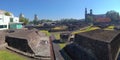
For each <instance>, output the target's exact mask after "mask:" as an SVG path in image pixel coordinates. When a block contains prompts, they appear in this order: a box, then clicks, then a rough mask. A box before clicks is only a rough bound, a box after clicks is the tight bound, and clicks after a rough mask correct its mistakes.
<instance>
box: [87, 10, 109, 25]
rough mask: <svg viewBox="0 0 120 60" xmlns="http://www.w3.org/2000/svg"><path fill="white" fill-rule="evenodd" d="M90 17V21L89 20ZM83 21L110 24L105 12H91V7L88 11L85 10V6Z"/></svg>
mask: <svg viewBox="0 0 120 60" xmlns="http://www.w3.org/2000/svg"><path fill="white" fill-rule="evenodd" d="M89 19H91V21H90V20H89ZM85 21H86V22H88V23H89V22H92V23H93V24H95V25H96V24H97V25H105V24H110V22H111V19H110V18H108V17H106V14H93V11H92V9H90V13H88V12H87V8H85Z"/></svg>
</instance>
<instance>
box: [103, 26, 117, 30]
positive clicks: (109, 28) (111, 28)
mask: <svg viewBox="0 0 120 60" xmlns="http://www.w3.org/2000/svg"><path fill="white" fill-rule="evenodd" d="M114 27H115V26H108V27H107V28H105V29H104V30H114Z"/></svg>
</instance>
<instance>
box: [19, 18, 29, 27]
mask: <svg viewBox="0 0 120 60" xmlns="http://www.w3.org/2000/svg"><path fill="white" fill-rule="evenodd" d="M19 19H20V22H23V24H24V25H26V24H28V23H29V20H28V19H27V18H24V17H20V18H19Z"/></svg>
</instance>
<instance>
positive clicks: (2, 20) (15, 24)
mask: <svg viewBox="0 0 120 60" xmlns="http://www.w3.org/2000/svg"><path fill="white" fill-rule="evenodd" d="M5 13H6V11H4V10H0V30H5V29H20V28H22V23H21V22H19V18H18V17H14V15H13V14H12V13H10V12H9V14H10V16H7V15H5Z"/></svg>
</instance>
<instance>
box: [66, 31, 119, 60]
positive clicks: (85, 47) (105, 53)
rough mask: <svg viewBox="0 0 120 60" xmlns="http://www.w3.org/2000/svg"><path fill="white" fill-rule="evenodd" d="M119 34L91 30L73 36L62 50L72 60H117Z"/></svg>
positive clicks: (117, 32)
mask: <svg viewBox="0 0 120 60" xmlns="http://www.w3.org/2000/svg"><path fill="white" fill-rule="evenodd" d="M119 47H120V32H119V31H107V30H93V31H89V32H84V33H79V34H76V35H75V40H74V42H73V43H72V44H69V45H67V46H66V47H65V48H64V50H65V51H66V52H67V54H68V55H69V56H70V57H71V59H73V60H117V58H118V55H119Z"/></svg>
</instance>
